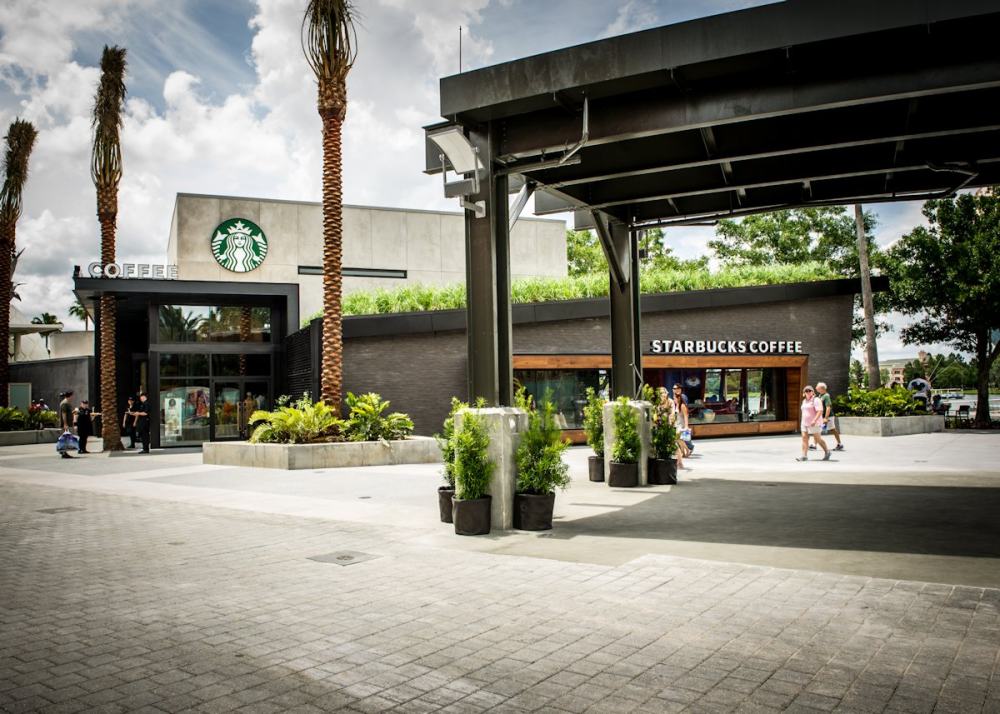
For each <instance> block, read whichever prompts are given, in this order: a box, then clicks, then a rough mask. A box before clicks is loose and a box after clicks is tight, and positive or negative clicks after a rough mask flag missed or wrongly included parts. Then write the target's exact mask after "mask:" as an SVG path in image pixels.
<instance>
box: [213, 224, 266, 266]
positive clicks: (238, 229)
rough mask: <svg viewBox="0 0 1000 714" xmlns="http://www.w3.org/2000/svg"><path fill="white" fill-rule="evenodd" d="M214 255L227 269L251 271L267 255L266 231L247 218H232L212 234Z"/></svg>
mask: <svg viewBox="0 0 1000 714" xmlns="http://www.w3.org/2000/svg"><path fill="white" fill-rule="evenodd" d="M212 255H214V256H215V259H216V260H217V261H218V262H219V265H221V266H222V267H223V268H225V269H226V270H231V271H233V272H234V273H249V272H250V271H251V270H255V269H256V268H258V267H259V266H260V264H261V263H263V262H264V258H266V257H267V238H266V237H265V236H264V231H262V230H261V229H260V226H258V225H257V224H256V223H254V222H253V221H248V220H247V219H246V218H230V219H229V220H228V221H223V222H222V223H220V224H219V227H218V228H216V229H215V235H213V236H212Z"/></svg>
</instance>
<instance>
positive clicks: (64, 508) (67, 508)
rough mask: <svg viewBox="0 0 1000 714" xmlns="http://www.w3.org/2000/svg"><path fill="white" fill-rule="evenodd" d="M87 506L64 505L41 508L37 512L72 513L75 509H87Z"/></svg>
mask: <svg viewBox="0 0 1000 714" xmlns="http://www.w3.org/2000/svg"><path fill="white" fill-rule="evenodd" d="M86 510H87V509H86V508H77V507H76V506H62V507H60V508H40V509H38V510H37V511H35V513H72V512H73V511H86Z"/></svg>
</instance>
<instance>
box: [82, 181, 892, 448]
mask: <svg viewBox="0 0 1000 714" xmlns="http://www.w3.org/2000/svg"><path fill="white" fill-rule="evenodd" d="M126 239H127V237H126ZM511 242H512V244H511V268H512V274H513V276H514V278H515V279H516V278H521V277H531V276H564V275H566V273H567V263H566V238H565V224H564V223H563V222H562V221H554V220H540V219H533V218H528V219H524V218H522V219H520V220H519V221H518V222H517V224H516V225H515V227H514V230H513V232H512V236H511ZM343 251H344V253H343V274H344V292H345V293H350V292H352V291H356V290H361V289H373V288H379V287H381V288H390V289H391V288H396V287H400V286H402V285H405V284H415V283H420V284H438V285H444V284H454V283H460V282H464V279H465V258H464V253H465V250H464V221H463V217H462V215H461V214H460V213H444V212H431V211H415V210H403V209H390V208H377V207H365V206H345V207H344V247H343ZM321 264H322V215H321V210H320V206H319V204H315V203H305V202H291V201H273V200H264V199H252V198H237V197H223V196H202V195H191V194H179V195H178V196H177V201H176V203H175V208H174V213H173V217H172V221H171V226H170V233H169V240H168V246H167V262H166V264H165V265H133V264H113V265H101V264H99V263H91V264H89V265H81V266H80V267H79V268H78V269H77V270H76V273H75V275H74V282H75V286H74V287H75V292H76V294H77V296H78V297H79V298H80V299H81V300H82V301H84V303H85V304H88V303H89V304H91V305H92V307H91V312H92V314H94V315H95V316H97V313H98V310H97V309H96V301H97V300H98V299H99V298H100V297H101V296H104V295H111V296H114V297H115V299H116V301H117V341H116V344H115V353H116V360H117V393H118V397H119V401H120V403H121V407H120V408H121V409H122V410H124V405H125V399H126V397H127V396H128V395H130V394H136V393H137V392H139V391H141V390H144V391H146V392H148V394H149V395H150V401H151V402H152V403H153V404H154V405H155V407H156V408H155V409H153V410H152V411H151V417H152V422H153V423H152V440H153V446H154V447H168V446H195V445H199V444H201V443H203V442H205V441H210V440H225V439H240V438H245V437H246V432H245V428H246V427H245V424H246V421H247V418H248V417H249V414H250V412H252V411H253V410H255V409H260V408H270V407H272V406H273V404H274V402H275V400H276V398H277V397H278V396H279V395H283V394H290V395H296V396H297V395H300V394H302V393H303V392H309V393H310V394H313V395H315V394H317V393H318V385H319V354H320V349H321V344H322V334H321V332H322V330H321V325H320V321H319V320H311V319H310V318H311V317H312V316H313V315H315V314H316V313H318V312H319V310H320V308H321V306H322V283H321V280H322V276H321ZM884 287H885V286H884V285H882V284H878V285H877V288H884ZM858 289H859V285H858V283H857V281H852V280H832V281H824V282H818V283H797V284H790V285H776V286H762V287H750V288H736V289H725V290H710V291H693V292H685V293H674V294H664V295H644V296H643V298H642V312H643V317H642V329H643V335H642V340H643V347H644V352H645V353H646V354H645V355H644V357H643V372H644V373H643V377H644V379H645V381H647V382H648V383H650V384H652V385H654V386H659V385H669V384H672V383H679V384H682V385H683V387H684V390H685V393H686V395H687V397H688V401H689V404H690V405H691V413H692V417H693V422H694V424H695V427H694V428H695V434H696V436H697V435H700V436H714V435H725V434H759V433H775V432H789V431H794V430H795V426H796V422H797V419H798V401H799V400H798V395H799V392H800V387H801V385H802V384H804V383H805V382H806V381H807V380H813V381H815V380H823V381H826V382H827V383H828V384H829V385H830V387H831V390H832V391H834V392H837V391H840V390H842V389H844V388H846V384H847V367H848V360H849V352H850V341H851V315H852V309H853V301H854V295H855V293H856V292H857V290H858ZM513 328H514V332H513V344H514V352H515V356H514V370H515V374H514V377H515V380H516V382H518V383H519V384H523V385H524V386H525V387H526V388H527V389H528V390H529V391H530V392H532V393H535V394H536V395H538V396H541V395H542V394H544V393H546V392H548V393H550V394H552V396H553V398H554V400H555V401H556V405H557V409H558V411H559V416H558V419H559V421H560V424H561V425H562V426H563V428H564V429H565V430H566V433H567V435H568V436H569V437H571V438H573V439H574V440H580V438H581V437H582V433H581V432H580V426H581V419H582V402H583V392H584V390H585V389H586V387H588V386H593V387H595V388H597V389H602V388H605V387H606V386H607V375H608V373H609V372H610V359H611V358H610V323H609V318H608V302H607V300H606V299H590V300H572V301H562V302H552V303H538V304H533V305H515V306H514V312H513ZM99 334H100V330H99V329H97V330H95V346H94V347H95V352H94V353H95V354H97V355H99V354H100V345H99V344H96V341H98V340H99ZM466 352H467V341H466V335H465V313H464V311H462V310H454V311H437V312H425V313H419V312H418V313H406V314H397V315H378V316H356V317H348V318H345V320H344V375H345V377H344V378H345V385H344V387H345V391H346V390H349V391H352V392H355V393H357V392H367V391H375V392H379V393H380V394H382V395H383V397H385V398H387V399H389V400H390V401H391V402H392V408H393V409H394V410H400V411H405V412H408V413H409V414H411V416H412V417H413V419H414V423H415V426H416V431H417V433H420V434H432V433H434V432H435V431H437V430H439V429H440V426H441V422H442V420H443V419H444V417H445V415H446V414H447V411H448V406H449V402H450V398H451V397H452V396H453V395H455V396H459V397H462V398H468V396H469V395H468V394H467V377H466V375H467V356H466ZM414 365H420V379H414V378H413V376H414V375H413V367H414ZM99 378H100V375H99V370H97V369H96V368H95V370H94V373H93V374H92V375H90V385H89V393H90V394H91V395H92V397H91V398H92V399H94V398H96V396H97V394H98V393H99V382H98V380H99Z"/></svg>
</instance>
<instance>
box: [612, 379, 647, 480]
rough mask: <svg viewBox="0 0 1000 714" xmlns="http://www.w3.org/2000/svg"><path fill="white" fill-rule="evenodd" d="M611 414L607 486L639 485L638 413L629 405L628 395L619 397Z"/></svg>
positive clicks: (640, 445) (640, 446)
mask: <svg viewBox="0 0 1000 714" xmlns="http://www.w3.org/2000/svg"><path fill="white" fill-rule="evenodd" d="M612 416H613V418H614V422H615V440H614V443H613V444H612V445H611V469H610V471H609V473H608V485H609V486H622V487H631V486H638V485H639V451H640V450H641V448H642V444H641V443H640V441H639V415H638V414H637V413H636V412H635V410H633V409H632V407H631V406H629V403H628V397H619V398H618V401H616V402H615V406H614V410H613V412H612Z"/></svg>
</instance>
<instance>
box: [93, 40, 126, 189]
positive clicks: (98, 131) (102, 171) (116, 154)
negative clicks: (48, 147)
mask: <svg viewBox="0 0 1000 714" xmlns="http://www.w3.org/2000/svg"><path fill="white" fill-rule="evenodd" d="M125 65H126V63H125V48H124V47H117V46H116V47H108V46H107V45H105V46H104V53H103V54H102V55H101V83H100V84H99V85H98V87H97V97H96V98H95V99H94V122H93V127H94V147H93V151H92V153H91V162H90V175H91V178H93V180H94V184H95V185H96V186H98V187H99V188H101V187H104V188H111V187H115V186H117V185H118V182H119V181H120V180H121V177H122V150H121V140H120V138H121V128H122V105H123V104H124V102H125Z"/></svg>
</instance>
